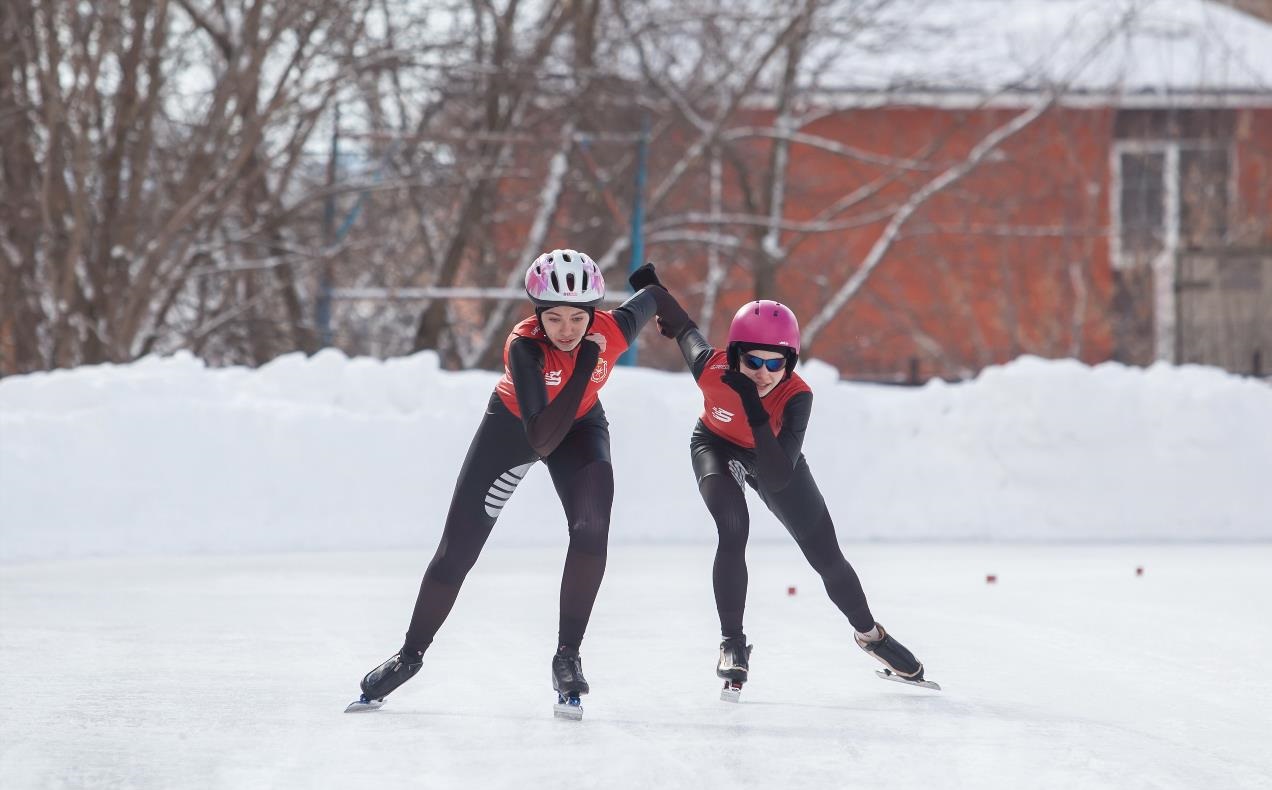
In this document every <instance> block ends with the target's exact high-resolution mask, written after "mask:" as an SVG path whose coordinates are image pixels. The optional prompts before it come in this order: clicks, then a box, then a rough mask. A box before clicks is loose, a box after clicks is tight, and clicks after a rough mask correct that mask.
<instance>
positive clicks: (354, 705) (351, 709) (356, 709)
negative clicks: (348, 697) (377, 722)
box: [344, 697, 384, 713]
mask: <svg viewBox="0 0 1272 790" xmlns="http://www.w3.org/2000/svg"><path fill="white" fill-rule="evenodd" d="M383 704H384V700H383V699H367V698H366V697H361V698H359V699H355V700H354V701H353V702H350V703H349V705H348V707H346V708H345V709H344V712H345V713H362V712H365V711H369V710H379V709H380V706H381V705H383Z"/></svg>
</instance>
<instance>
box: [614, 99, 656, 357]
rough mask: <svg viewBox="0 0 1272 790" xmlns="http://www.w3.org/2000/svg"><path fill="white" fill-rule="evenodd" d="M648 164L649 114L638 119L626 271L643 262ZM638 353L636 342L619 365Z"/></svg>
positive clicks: (639, 265) (633, 269)
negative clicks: (628, 259)
mask: <svg viewBox="0 0 1272 790" xmlns="http://www.w3.org/2000/svg"><path fill="white" fill-rule="evenodd" d="M648 163H649V114H648V113H645V114H644V115H642V116H641V119H640V139H639V142H638V143H637V148H636V196H635V198H634V199H633V200H632V242H631V248H632V257H631V259H630V262H629V264H628V266H627V271H628V273H629V274H630V273H631V272H634V271H636V270H637V269H639V268H640V267H641V265H642V264H643V263H644V261H645V173H646V170H647V166H648ZM638 353H639V351H638V349H637V347H636V341H635V340H633V341H632V345H631V347H630V348H628V349H627V353H625V354H623V356H621V357H619V359H618V364H620V365H635V364H636V359H637V355H638Z"/></svg>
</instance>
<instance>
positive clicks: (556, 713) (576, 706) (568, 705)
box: [552, 702, 583, 721]
mask: <svg viewBox="0 0 1272 790" xmlns="http://www.w3.org/2000/svg"><path fill="white" fill-rule="evenodd" d="M552 716H553V718H557V719H567V720H569V721H582V720H583V705H582V704H581V703H577V702H558V703H557V704H555V705H553V706H552Z"/></svg>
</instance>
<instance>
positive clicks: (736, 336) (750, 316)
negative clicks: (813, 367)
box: [728, 299, 799, 371]
mask: <svg viewBox="0 0 1272 790" xmlns="http://www.w3.org/2000/svg"><path fill="white" fill-rule="evenodd" d="M741 346H762V347H765V348H768V349H770V350H773V351H785V352H786V356H787V363H786V369H787V370H788V371H789V370H790V369H791V367H792V366H793V365H794V364H795V360H796V359H797V358H798V357H799V321H797V320H795V314H794V313H792V312H791V309H790V308H789V307H787V306H786V305H784V304H782V303H780V302H774V301H772V300H771V299H759V300H757V301H754V302H747V303H746V304H744V305H742V306H741V307H740V308H738V312H737V313H736V314H734V316H733V323H731V324H729V347H728V356H729V365H730V367H732V368H734V369H736V368H737V367H738V357H739V356H740V349H741Z"/></svg>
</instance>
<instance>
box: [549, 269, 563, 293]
mask: <svg viewBox="0 0 1272 790" xmlns="http://www.w3.org/2000/svg"><path fill="white" fill-rule="evenodd" d="M548 279H550V280H551V281H552V290H554V291H556V292H557V293H561V281H560V279H559V278H558V277H557V273H556V272H552V273H551V274H549V275H548Z"/></svg>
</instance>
